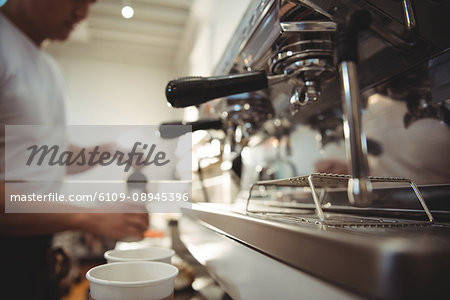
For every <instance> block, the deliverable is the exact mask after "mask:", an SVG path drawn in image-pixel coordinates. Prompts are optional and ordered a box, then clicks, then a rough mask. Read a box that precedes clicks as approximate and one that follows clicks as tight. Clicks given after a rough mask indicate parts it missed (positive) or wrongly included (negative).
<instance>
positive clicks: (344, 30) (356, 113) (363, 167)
mask: <svg viewBox="0 0 450 300" xmlns="http://www.w3.org/2000/svg"><path fill="white" fill-rule="evenodd" d="M370 23H371V15H370V13H369V12H368V11H365V10H360V11H356V12H354V13H352V14H351V15H350V17H349V18H348V20H347V22H346V23H345V24H343V25H340V26H339V27H338V31H337V35H336V49H337V59H338V65H339V75H340V78H341V91H342V92H341V93H342V95H341V97H342V106H343V111H344V120H343V121H344V122H343V125H344V137H345V147H346V153H347V163H348V167H349V168H348V169H349V170H351V175H352V178H351V179H349V181H348V190H347V194H348V198H349V201H350V203H351V204H352V205H355V206H368V205H369V204H370V203H371V193H372V184H371V182H370V180H369V179H368V176H369V164H368V161H367V139H366V136H365V134H364V131H363V129H362V124H361V108H362V107H361V98H360V91H359V85H358V74H357V62H358V31H362V30H366V29H368V28H369V26H370Z"/></svg>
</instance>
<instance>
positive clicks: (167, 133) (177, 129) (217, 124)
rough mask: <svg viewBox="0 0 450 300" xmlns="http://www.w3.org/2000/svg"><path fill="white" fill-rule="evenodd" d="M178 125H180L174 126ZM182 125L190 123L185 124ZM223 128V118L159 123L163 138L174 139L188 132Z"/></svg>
mask: <svg viewBox="0 0 450 300" xmlns="http://www.w3.org/2000/svg"><path fill="white" fill-rule="evenodd" d="M174 125H178V126H174ZM181 125H189V126H191V127H188V126H183V127H181ZM210 129H223V122H222V120H199V121H194V122H181V121H175V122H166V123H162V124H161V125H159V133H160V136H161V138H163V139H173V138H177V137H179V136H182V135H183V134H185V133H188V132H191V131H192V132H194V131H197V130H210Z"/></svg>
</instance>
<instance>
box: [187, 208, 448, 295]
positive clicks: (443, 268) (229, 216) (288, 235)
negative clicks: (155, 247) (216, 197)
mask: <svg viewBox="0 0 450 300" xmlns="http://www.w3.org/2000/svg"><path fill="white" fill-rule="evenodd" d="M281 211H282V212H267V213H260V212H258V213H254V212H248V211H246V209H245V202H243V203H240V204H235V205H224V204H212V203H204V204H203V203H202V204H195V205H194V206H193V209H192V210H186V211H185V213H186V214H188V215H190V216H191V217H193V218H194V219H196V220H197V221H198V222H200V223H201V224H203V225H205V226H206V227H208V228H210V229H213V230H215V231H217V232H219V233H220V234H224V235H226V236H228V237H230V238H232V239H235V240H237V241H239V242H241V243H243V244H245V245H247V246H249V247H251V248H253V249H255V250H257V251H260V252H262V253H264V254H266V255H268V256H270V257H272V258H275V259H277V260H279V261H281V262H284V263H286V264H288V265H290V266H292V267H294V268H297V269H299V270H301V271H304V272H307V273H310V274H312V275H314V276H316V277H317V278H320V279H322V280H325V281H327V282H330V283H333V284H335V285H337V286H339V287H341V288H344V289H346V290H348V291H350V292H352V293H356V294H358V295H361V296H363V297H367V298H370V299H442V298H443V297H444V295H448V294H449V293H450V279H449V276H448V270H450V259H449V257H450V226H449V224H448V223H441V222H434V223H430V222H417V221H416V220H409V219H398V218H390V217H381V218H380V217H370V216H367V217H366V216H361V215H352V214H343V213H334V212H325V215H326V218H327V220H328V221H329V222H328V223H327V224H324V223H323V222H320V219H319V218H318V217H317V215H316V214H315V212H314V211H313V210H311V209H300V210H299V209H297V210H293V209H292V208H281ZM422 214H423V211H422ZM333 220H336V221H339V222H337V225H333V224H332V223H333ZM343 220H344V221H345V222H342V221H343Z"/></svg>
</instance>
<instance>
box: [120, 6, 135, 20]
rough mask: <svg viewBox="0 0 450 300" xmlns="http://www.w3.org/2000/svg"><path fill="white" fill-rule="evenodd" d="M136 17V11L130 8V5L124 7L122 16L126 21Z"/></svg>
mask: <svg viewBox="0 0 450 300" xmlns="http://www.w3.org/2000/svg"><path fill="white" fill-rule="evenodd" d="M133 15H134V9H133V8H132V7H131V6H129V5H125V6H124V7H122V16H123V17H124V18H125V19H129V18H131V17H133Z"/></svg>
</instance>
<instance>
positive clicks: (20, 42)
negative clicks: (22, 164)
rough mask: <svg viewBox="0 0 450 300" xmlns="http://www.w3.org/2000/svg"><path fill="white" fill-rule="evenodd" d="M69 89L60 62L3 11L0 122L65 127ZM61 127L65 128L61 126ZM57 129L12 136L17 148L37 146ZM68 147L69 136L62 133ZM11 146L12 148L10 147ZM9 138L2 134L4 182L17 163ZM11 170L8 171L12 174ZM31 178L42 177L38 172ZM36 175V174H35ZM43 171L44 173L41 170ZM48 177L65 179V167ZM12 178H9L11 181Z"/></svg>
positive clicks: (0, 153)
mask: <svg viewBox="0 0 450 300" xmlns="http://www.w3.org/2000/svg"><path fill="white" fill-rule="evenodd" d="M64 103H65V88H64V83H63V79H62V75H61V72H60V70H59V68H58V66H57V64H56V62H55V61H54V60H53V59H52V58H51V57H50V55H48V54H47V53H45V52H44V51H43V50H41V49H40V48H39V47H37V46H36V45H35V44H34V43H33V42H32V41H31V40H30V39H29V38H28V37H27V36H26V35H25V34H24V33H23V32H21V31H20V30H19V29H18V28H17V27H16V26H15V25H14V24H13V23H12V22H11V21H9V19H7V18H6V17H5V16H4V15H3V14H2V13H1V12H0V121H1V126H4V125H64V124H65V106H64ZM60 127H61V126H60ZM53 131H54V127H53V126H46V127H43V128H40V129H39V130H21V131H20V135H17V136H11V137H10V136H8V140H9V141H11V140H13V141H14V142H15V143H17V145H34V144H40V143H43V142H44V141H46V139H48V137H49V136H50V135H53V138H54V137H55V135H54V132H53ZM58 139H60V140H59V141H58V142H60V143H61V144H64V145H65V136H64V135H63V134H58ZM7 146H8V145H7ZM7 152H9V153H6V155H7V157H5V154H4V153H5V135H4V133H3V131H2V133H1V134H0V171H1V174H0V176H1V177H2V178H1V179H4V177H3V176H4V175H5V174H4V173H5V162H8V163H10V162H11V161H14V159H15V155H16V153H11V151H7ZM10 171H11V170H7V172H8V174H7V175H9V172H10ZM26 172H31V173H30V174H28V176H29V175H32V176H40V174H34V173H38V172H37V171H36V170H35V169H32V168H31V169H27V170H26ZM33 172H34V173H33ZM41 172H42V171H41ZM48 172H49V173H47V174H46V177H47V178H54V179H61V178H62V176H63V175H64V169H63V168H49V169H48ZM8 177H9V176H6V179H8Z"/></svg>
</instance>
